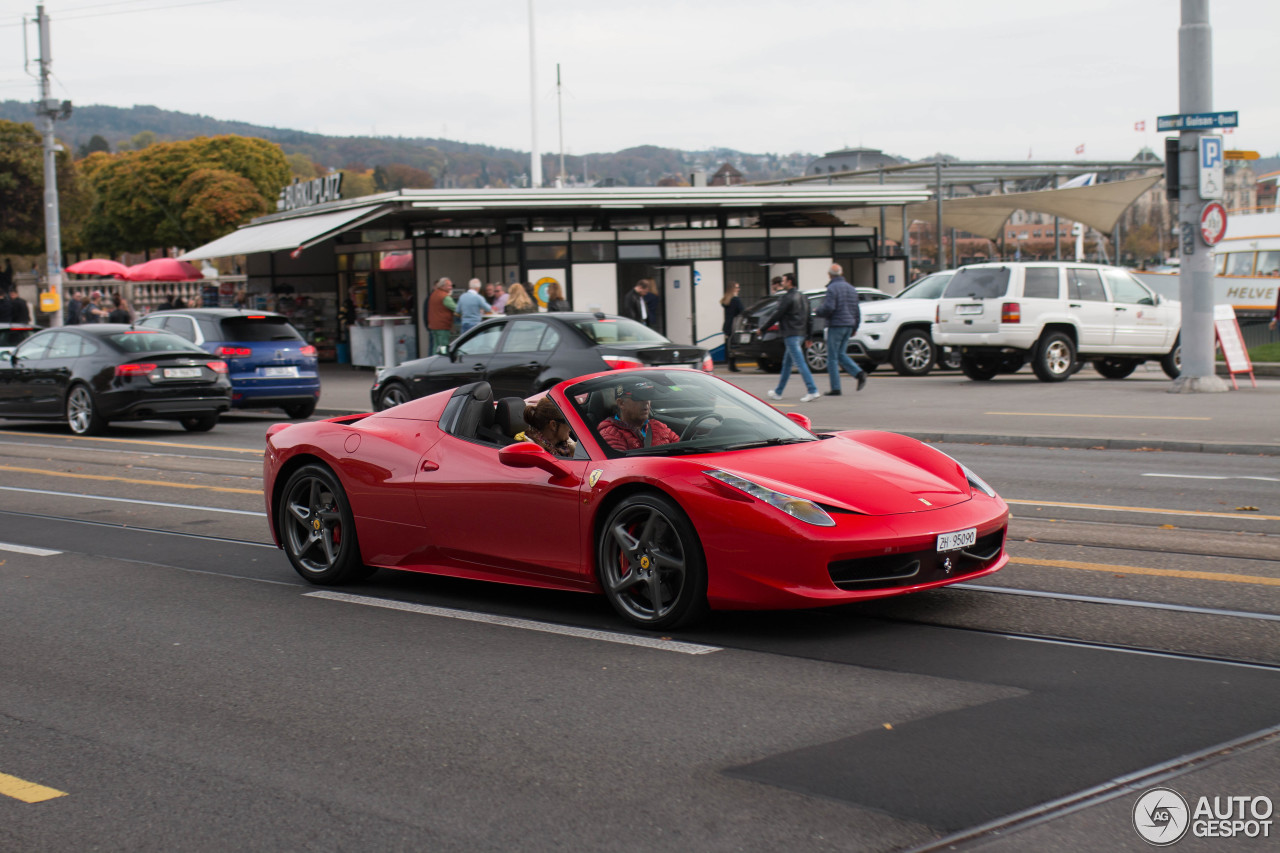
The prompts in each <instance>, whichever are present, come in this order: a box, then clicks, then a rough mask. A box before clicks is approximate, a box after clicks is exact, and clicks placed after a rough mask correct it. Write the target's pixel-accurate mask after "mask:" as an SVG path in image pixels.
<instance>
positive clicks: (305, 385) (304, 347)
mask: <svg viewBox="0 0 1280 853" xmlns="http://www.w3.org/2000/svg"><path fill="white" fill-rule="evenodd" d="M138 326H140V327H142V328H144V329H164V330H165V331H168V332H172V333H174V334H175V335H179V336H180V337H183V338H186V339H187V340H188V341H191V342H192V343H194V344H195V345H196V346H198V347H200V348H201V349H203V350H205V351H206V352H209V353H212V354H213V355H216V356H218V357H219V358H223V359H226V362H227V365H228V366H229V369H230V376H231V405H232V406H233V407H234V408H237V409H275V408H279V409H284V411H285V414H287V415H288V416H289V417H291V418H294V419H298V418H307V417H310V416H311V413H312V412H314V411H315V410H316V401H317V400H319V399H320V374H319V372H318V371H317V365H318V360H317V359H316V348H315V347H313V346H311V345H310V344H308V343H307V342H306V341H305V340H303V338H302V335H300V334H298V330H297V329H295V328H294V327H293V326H292V325H290V324H289V321H288V320H287V319H286V318H285V317H284V316H282V315H280V314H272V313H270V312H263V311H240V310H237V309H234V308H185V309H177V310H174V311H153V312H151V313H150V314H148V315H147V316H146V317H144V318H142V320H140V321H139V322H138Z"/></svg>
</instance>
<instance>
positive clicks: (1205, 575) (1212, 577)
mask: <svg viewBox="0 0 1280 853" xmlns="http://www.w3.org/2000/svg"><path fill="white" fill-rule="evenodd" d="M1009 561H1010V562H1011V563H1018V564H1020V565H1024V566H1050V567H1052V568H1056V569H1084V570H1085V571H1088V572H1114V573H1119V574H1125V575H1155V576H1157V577H1162V578H1188V579H1190V580H1197V581H1227V582H1228V583H1251V584H1260V585H1262V586H1280V578H1268V577H1262V576H1261V575H1236V574H1231V573H1229V572H1189V571H1184V570H1182V569H1148V568H1145V567H1143V566H1110V565H1107V564H1106V563H1078V562H1076V561H1075V560H1033V559H1031V558H1029V557H1010V558H1009Z"/></svg>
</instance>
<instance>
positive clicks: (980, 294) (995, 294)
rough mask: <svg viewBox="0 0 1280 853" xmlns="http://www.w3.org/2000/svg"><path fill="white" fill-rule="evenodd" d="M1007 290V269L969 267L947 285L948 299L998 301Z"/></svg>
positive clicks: (958, 273) (957, 274)
mask: <svg viewBox="0 0 1280 853" xmlns="http://www.w3.org/2000/svg"><path fill="white" fill-rule="evenodd" d="M1008 289H1009V268H1008V267H969V268H966V269H962V270H960V271H958V272H957V273H956V274H955V275H954V276H953V277H952V279H951V282H950V283H949V284H948V285H947V290H946V293H945V294H944V295H945V296H946V297H947V298H948V299H999V298H1000V297H1001V296H1004V294H1005V292H1006V291H1007V290H1008Z"/></svg>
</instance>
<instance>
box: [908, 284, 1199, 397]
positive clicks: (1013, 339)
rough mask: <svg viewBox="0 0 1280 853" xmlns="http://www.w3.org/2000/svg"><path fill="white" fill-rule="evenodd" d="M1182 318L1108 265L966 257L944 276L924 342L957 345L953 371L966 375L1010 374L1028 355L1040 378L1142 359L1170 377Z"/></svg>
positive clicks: (1177, 359)
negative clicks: (970, 262)
mask: <svg viewBox="0 0 1280 853" xmlns="http://www.w3.org/2000/svg"><path fill="white" fill-rule="evenodd" d="M1181 321H1182V310H1181V307H1180V306H1179V304H1178V303H1177V302H1174V301H1171V300H1168V299H1165V298H1164V297H1162V296H1160V295H1158V294H1156V293H1154V292H1152V291H1151V290H1149V289H1148V288H1147V286H1146V285H1144V284H1142V283H1141V282H1139V281H1138V280H1137V279H1135V278H1134V277H1133V276H1131V275H1129V273H1127V272H1125V271H1124V270H1122V269H1118V268H1116V267H1109V266H1102V265H1100V264H1083V263H1062V262H1058V263H1053V262H1050V263H1025V262H1023V263H992V264H975V265H974V266H968V267H964V268H963V269H960V270H958V271H957V272H956V274H955V275H954V276H953V277H952V279H951V281H950V282H948V283H947V288H946V290H945V291H943V294H942V299H940V300H939V301H938V308H937V317H936V322H935V323H934V324H933V340H934V342H935V343H938V344H941V345H944V346H953V347H959V348H960V369H961V370H963V371H964V374H965V375H966V376H968V377H969V378H970V379H990V378H991V377H993V376H995V375H996V374H997V373H1013V372H1014V371H1016V370H1018V369H1019V368H1021V367H1022V365H1024V364H1026V363H1027V362H1028V361H1030V362H1031V367H1032V369H1033V370H1035V374H1036V376H1037V377H1038V378H1040V379H1041V380H1043V381H1045V382H1060V381H1062V380H1064V379H1066V378H1067V377H1068V376H1070V375H1071V374H1072V373H1074V372H1075V371H1076V370H1078V369H1079V367H1080V363H1081V362H1082V361H1092V362H1093V366H1094V367H1095V368H1096V369H1097V371H1098V372H1099V373H1101V374H1102V375H1103V376H1105V377H1107V378H1108V379H1123V378H1124V377H1126V376H1128V375H1129V374H1130V373H1132V372H1133V371H1134V369H1135V368H1136V367H1137V366H1138V365H1139V364H1141V363H1142V362H1144V361H1147V360H1150V359H1155V360H1158V361H1159V362H1160V366H1161V367H1163V368H1164V372H1165V373H1166V374H1168V375H1169V376H1170V377H1176V376H1177V375H1178V374H1179V372H1180V371H1181V367H1182V350H1181V346H1180V344H1179V342H1178V331H1179V326H1180V324H1181Z"/></svg>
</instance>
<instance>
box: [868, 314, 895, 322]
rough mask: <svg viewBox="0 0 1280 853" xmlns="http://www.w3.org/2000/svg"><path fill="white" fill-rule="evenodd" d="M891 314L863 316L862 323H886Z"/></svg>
mask: <svg viewBox="0 0 1280 853" xmlns="http://www.w3.org/2000/svg"><path fill="white" fill-rule="evenodd" d="M892 316H893V315H892V314H863V315H862V322H864V323H887V322H889V318H890V317H892Z"/></svg>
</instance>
